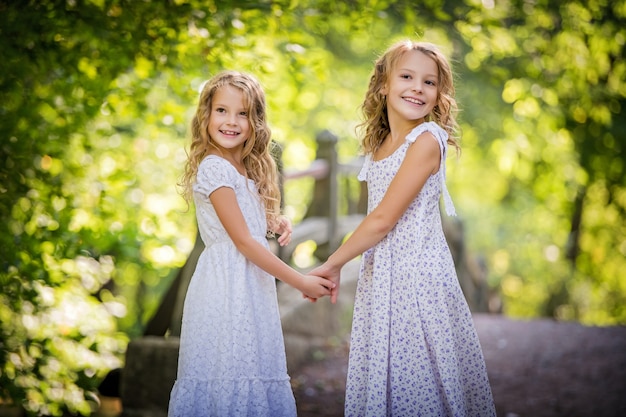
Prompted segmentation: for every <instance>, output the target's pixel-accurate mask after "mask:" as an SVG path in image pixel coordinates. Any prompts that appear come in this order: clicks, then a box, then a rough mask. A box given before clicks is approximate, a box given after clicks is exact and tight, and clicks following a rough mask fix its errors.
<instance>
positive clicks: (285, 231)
mask: <svg viewBox="0 0 626 417" xmlns="http://www.w3.org/2000/svg"><path fill="white" fill-rule="evenodd" d="M272 231H273V232H274V233H276V234H277V235H279V236H278V239H277V241H278V244H279V245H280V246H285V245H287V244H289V242H291V234H292V232H293V229H292V227H291V220H289V218H288V217H286V216H279V217H278V221H277V222H276V225H275V226H274V228H273V230H272Z"/></svg>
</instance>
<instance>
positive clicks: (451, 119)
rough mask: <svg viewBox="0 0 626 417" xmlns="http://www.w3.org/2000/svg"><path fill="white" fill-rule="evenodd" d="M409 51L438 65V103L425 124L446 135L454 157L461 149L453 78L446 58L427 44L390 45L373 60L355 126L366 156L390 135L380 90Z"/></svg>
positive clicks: (385, 104)
mask: <svg viewBox="0 0 626 417" xmlns="http://www.w3.org/2000/svg"><path fill="white" fill-rule="evenodd" d="M409 51H420V52H422V53H424V54H426V55H427V56H429V57H431V58H432V59H433V60H434V61H435V63H436V64H437V68H438V71H439V74H438V76H439V82H438V83H437V93H438V95H437V103H436V104H435V106H434V108H433V110H432V112H431V113H430V114H429V115H428V116H427V118H426V121H434V122H436V123H437V124H438V125H440V126H441V127H442V128H443V129H444V130H445V131H446V132H448V144H450V145H451V146H454V147H455V148H456V150H457V153H458V152H459V151H460V149H461V148H460V145H459V142H458V140H457V131H458V124H457V121H456V113H457V112H458V108H457V103H456V100H455V98H454V95H455V92H454V75H453V73H452V68H451V67H450V64H449V63H448V60H447V59H446V57H445V56H444V55H443V54H442V53H441V52H440V51H439V49H438V48H437V47H436V46H435V45H433V44H431V43H427V42H413V41H410V40H405V41H400V42H397V43H395V44H393V45H392V46H391V47H389V49H387V51H386V52H385V53H384V54H383V55H382V56H381V57H380V58H378V60H376V62H375V65H374V73H373V74H372V76H371V78H370V82H369V86H368V89H367V92H366V93H365V99H364V101H363V104H362V105H361V111H362V113H363V118H364V120H363V122H362V123H361V124H359V125H358V126H357V128H360V129H361V130H362V131H363V132H364V133H363V135H362V136H363V138H362V142H361V148H362V151H363V152H364V153H365V154H370V153H374V152H375V151H376V150H377V149H378V148H379V147H380V145H381V144H382V142H383V140H385V138H386V137H387V135H388V134H389V132H390V131H391V129H390V127H389V118H388V115H387V98H386V97H385V96H384V95H383V94H382V93H381V90H382V89H383V87H385V85H386V84H387V81H388V80H389V76H390V74H391V71H392V70H393V69H394V68H395V66H396V65H397V64H398V61H399V60H400V58H401V57H402V56H403V55H404V54H406V53H407V52H409Z"/></svg>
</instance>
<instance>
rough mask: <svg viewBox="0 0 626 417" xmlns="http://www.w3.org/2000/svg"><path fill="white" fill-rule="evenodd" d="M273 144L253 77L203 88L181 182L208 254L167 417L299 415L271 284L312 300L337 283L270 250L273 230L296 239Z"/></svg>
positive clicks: (193, 293) (188, 305) (192, 297)
mask: <svg viewBox="0 0 626 417" xmlns="http://www.w3.org/2000/svg"><path fill="white" fill-rule="evenodd" d="M270 144H271V142H270V129H269V127H268V125H267V121H266V107H265V95H264V93H263V90H262V89H261V86H260V85H259V83H258V82H257V80H256V79H255V78H253V77H252V76H250V75H248V74H244V73H239V72H234V71H226V72H223V73H220V74H218V75H217V76H215V77H214V78H212V79H211V80H210V81H209V82H207V84H206V85H205V86H204V88H203V90H202V93H201V95H200V100H199V104H198V108H197V111H196V114H195V117H194V118H193V121H192V143H191V147H190V151H189V159H188V161H187V164H186V167H185V172H184V175H183V180H182V186H183V191H184V196H185V197H186V198H187V200H188V201H189V200H190V199H191V198H192V197H193V200H194V202H195V206H196V217H197V220H198V227H199V230H200V236H201V237H202V241H203V242H204V244H205V246H206V248H205V249H204V251H203V252H202V254H201V255H200V258H199V260H198V264H197V266H196V270H195V272H194V274H193V277H192V278H191V281H190V284H189V289H188V290H187V295H186V298H185V305H184V309H183V321H182V329H181V336H180V352H179V358H178V375H177V379H176V382H175V384H174V387H173V388H172V392H171V395H170V403H169V412H168V415H169V416H170V417H210V416H216V417H227V416H254V417H258V416H267V417H281V416H290V417H293V416H295V415H296V405H295V400H294V397H293V392H292V390H291V385H290V383H289V376H288V374H287V365H286V360H285V347H284V342H283V335H282V329H281V323H280V316H279V311H278V303H277V298H276V284H275V279H274V277H276V278H278V279H280V280H281V281H283V282H285V283H287V284H289V285H292V286H293V287H295V288H297V289H298V290H300V291H301V292H302V293H303V294H305V295H307V296H308V297H310V298H317V297H322V296H325V295H330V288H332V287H333V286H334V285H335V284H334V283H332V282H331V281H328V280H326V279H324V278H320V277H317V276H305V275H302V274H300V273H299V272H297V271H296V270H294V269H292V268H291V267H289V266H288V265H287V264H285V263H284V262H282V261H281V260H280V259H279V258H277V257H276V256H275V255H274V254H273V253H272V252H271V251H270V250H269V245H268V242H267V233H268V231H270V232H272V233H276V234H277V235H279V237H278V243H279V244H280V245H286V244H287V243H289V241H290V240H291V222H290V221H289V220H288V219H287V218H285V217H283V216H280V215H279V208H280V194H279V189H278V185H277V184H278V182H277V170H276V165H275V162H274V160H273V158H272V156H271V153H270V149H269V147H270Z"/></svg>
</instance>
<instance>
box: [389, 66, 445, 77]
mask: <svg viewBox="0 0 626 417" xmlns="http://www.w3.org/2000/svg"><path fill="white" fill-rule="evenodd" d="M398 71H400V72H403V71H405V72H410V73H412V74H415V71H414V70H412V69H410V68H398ZM426 76H427V77H435V78H439V74H426Z"/></svg>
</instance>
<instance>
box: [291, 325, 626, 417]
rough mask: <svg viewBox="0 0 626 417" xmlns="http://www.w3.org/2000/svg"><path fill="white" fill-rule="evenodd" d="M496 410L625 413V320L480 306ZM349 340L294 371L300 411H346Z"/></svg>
mask: <svg viewBox="0 0 626 417" xmlns="http://www.w3.org/2000/svg"><path fill="white" fill-rule="evenodd" d="M474 321H475V324H476V329H477V330H478V335H479V337H480V341H481V344H482V348H483V352H484V355H485V361H486V363H487V371H488V373H489V379H490V383H491V386H492V390H493V396H494V401H495V403H496V409H497V412H498V416H499V417H624V416H626V326H620V327H607V328H599V327H585V326H582V325H579V324H576V323H558V322H555V321H552V320H533V321H520V320H511V319H507V318H505V317H502V316H496V315H484V314H477V315H475V316H474ZM347 351H348V344H347V342H346V341H340V342H338V343H337V344H336V345H334V346H329V347H328V348H326V349H323V350H321V351H319V352H316V355H315V356H316V357H317V358H318V360H315V361H313V362H312V363H311V364H309V365H307V366H304V367H303V368H301V369H300V370H299V371H297V372H292V373H291V377H292V383H293V387H294V393H295V395H296V400H297V402H298V416H299V417H339V416H343V396H344V393H345V378H346V371H347V365H348V360H347V358H348V353H347Z"/></svg>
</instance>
